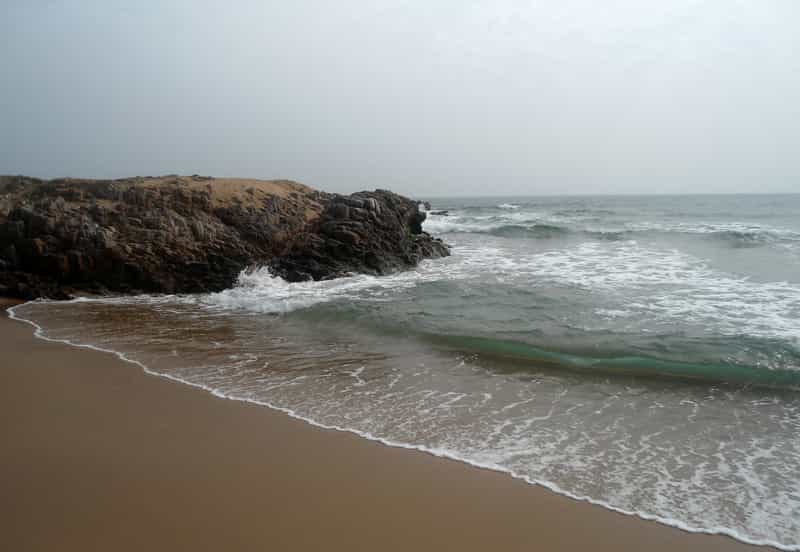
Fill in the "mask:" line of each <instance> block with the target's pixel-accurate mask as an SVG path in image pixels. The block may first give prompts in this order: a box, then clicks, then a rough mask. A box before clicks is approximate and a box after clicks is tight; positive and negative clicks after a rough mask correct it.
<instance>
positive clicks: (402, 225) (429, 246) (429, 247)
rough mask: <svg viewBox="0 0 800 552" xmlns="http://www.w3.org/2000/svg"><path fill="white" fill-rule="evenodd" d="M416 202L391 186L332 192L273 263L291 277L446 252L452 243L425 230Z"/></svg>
mask: <svg viewBox="0 0 800 552" xmlns="http://www.w3.org/2000/svg"><path fill="white" fill-rule="evenodd" d="M424 220H425V213H424V212H422V211H420V210H419V205H418V203H417V202H415V201H412V200H410V199H408V198H405V197H402V196H399V195H397V194H395V193H392V192H389V191H386V190H376V191H374V192H358V193H356V194H353V195H351V196H338V195H337V196H333V197H332V198H331V200H330V201H329V202H328V204H327V206H326V208H325V210H324V211H323V212H322V214H321V215H320V216H319V218H318V219H317V220H316V221H315V223H314V224H312V225H309V227H307V228H306V231H305V233H304V234H303V235H301V236H300V237H299V239H298V240H297V241H296V242H295V243H294V245H293V247H292V248H291V249H290V250H289V251H288V252H287V254H285V255H282V256H280V257H277V258H275V259H274V260H273V261H272V263H271V265H270V266H271V269H272V271H273V272H274V273H275V274H278V275H280V276H282V277H283V278H285V279H286V280H289V281H302V280H310V279H314V280H324V279H330V278H336V277H340V276H345V275H347V274H351V273H367V274H375V275H379V274H387V273H390V272H395V271H397V270H401V269H404V268H408V267H412V266H415V265H416V264H417V263H418V262H419V261H420V260H422V259H425V258H436V257H444V256H447V255H449V254H450V252H449V249H448V247H447V246H446V245H445V244H444V243H443V242H442V241H441V240H438V239H435V238H432V237H431V236H429V235H428V234H427V233H425V232H423V230H422V222H423V221H424Z"/></svg>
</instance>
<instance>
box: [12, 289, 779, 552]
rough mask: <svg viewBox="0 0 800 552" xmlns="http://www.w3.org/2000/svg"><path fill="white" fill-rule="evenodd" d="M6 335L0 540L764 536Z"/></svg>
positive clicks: (613, 543)
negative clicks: (655, 516)
mask: <svg viewBox="0 0 800 552" xmlns="http://www.w3.org/2000/svg"><path fill="white" fill-rule="evenodd" d="M10 304H11V303H10V302H2V303H0V306H1V307H2V308H3V311H2V316H0V339H2V351H3V353H2V362H0V394H2V396H0V418H1V419H2V420H3V422H2V424H3V426H2V443H3V446H2V453H1V454H0V495H1V496H2V497H3V500H2V501H0V504H2V506H0V508H1V509H2V510H0V520H2V521H0V534H2V537H0V539H2V540H0V542H2V548H3V549H4V550H9V551H15V552H20V551H32V550H59V551H70V550H81V551H87V550H115V551H122V550H322V549H324V550H348V551H352V550H465V551H466V550H504V551H505V550H509V551H511V550H549V551H550V550H553V551H555V550H571V551H572V550H589V549H591V550H615V551H619V550H650V551H659V550H664V551H667V550H670V551H674V550H702V551H715V550H716V551H722V550H725V551H734V550H747V549H750V550H765V549H764V548H759V547H750V546H746V545H743V544H741V543H739V542H737V541H734V540H732V539H729V538H727V537H721V536H709V535H701V534H690V533H686V532H683V531H680V530H677V529H673V528H670V527H667V526H664V525H660V524H657V523H653V522H646V521H642V520H639V519H636V518H632V517H628V516H624V515H620V514H616V513H613V512H610V511H608V510H605V509H603V508H600V507H596V506H592V505H589V504H585V503H580V502H576V501H573V500H570V499H567V498H564V497H561V496H558V495H556V494H554V493H551V492H549V491H547V490H544V489H541V488H537V487H533V486H530V485H527V484H525V483H523V482H520V481H517V480H514V479H512V478H511V477H509V476H507V475H504V474H501V473H496V472H491V471H487V470H480V469H476V468H472V467H470V466H467V465H464V464H460V463H458V462H454V461H450V460H445V459H439V458H436V457H433V456H430V455H427V454H424V453H420V452H416V451H410V450H403V449H396V448H389V447H386V446H383V445H380V444H377V443H374V442H370V441H367V440H365V439H362V438H359V437H356V436H355V435H351V434H347V433H341V432H336V431H326V430H321V429H318V428H315V427H313V426H310V425H308V424H305V423H303V422H301V421H298V420H294V419H292V418H290V417H288V416H286V415H284V414H282V413H279V412H275V411H272V410H270V409H267V408H264V407H258V406H253V405H248V404H244V403H239V402H234V401H230V400H225V399H219V398H216V397H214V396H212V395H210V394H208V393H206V392H204V391H201V390H198V389H194V388H191V387H189V386H186V385H182V384H179V383H174V382H171V381H168V380H165V379H162V378H157V377H152V376H148V375H146V374H144V373H143V372H142V371H141V370H140V369H139V368H138V367H136V366H134V365H131V364H128V363H125V362H123V361H120V360H118V359H117V358H116V357H114V356H112V355H109V354H104V353H99V352H95V351H90V350H85V349H76V348H72V347H69V346H67V345H62V344H57V343H49V342H45V341H43V340H39V339H36V338H35V337H34V336H33V328H32V327H31V326H29V325H27V324H23V323H20V322H15V321H12V320H10V319H8V317H7V315H6V313H5V308H6V307H8V306H9V305H10Z"/></svg>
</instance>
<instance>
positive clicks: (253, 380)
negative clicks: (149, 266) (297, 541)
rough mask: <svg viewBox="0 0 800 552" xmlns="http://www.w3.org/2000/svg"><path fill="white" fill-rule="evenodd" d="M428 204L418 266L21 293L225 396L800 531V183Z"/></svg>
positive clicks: (677, 517)
mask: <svg viewBox="0 0 800 552" xmlns="http://www.w3.org/2000/svg"><path fill="white" fill-rule="evenodd" d="M430 202H431V211H432V212H431V213H430V214H429V215H428V219H427V221H426V222H425V224H424V228H425V230H426V231H428V232H430V233H431V234H433V235H436V236H439V237H441V238H442V239H443V240H445V241H446V242H447V243H449V244H451V245H452V253H453V254H452V256H451V257H449V258H446V259H437V260H429V261H424V262H423V263H422V264H421V265H420V266H419V267H418V268H417V269H415V270H411V271H407V272H403V273H399V274H395V275H391V276H385V277H371V276H363V275H360V276H352V277H347V278H342V279H339V280H333V281H327V282H307V283H295V284H289V283H286V282H284V281H282V280H280V279H277V278H273V277H272V276H271V275H270V274H269V272H268V271H267V270H266V269H263V268H262V269H256V270H251V271H247V272H245V273H243V274H242V275H241V276H240V278H239V281H238V283H237V284H236V286H235V287H233V288H231V289H228V290H225V291H223V292H220V293H214V294H207V295H195V296H139V297H125V298H102V299H79V300H76V301H72V302H66V303H58V302H34V303H28V304H26V305H22V306H19V307H16V308H15V309H14V310H13V315H14V316H15V317H17V318H20V319H24V320H28V321H30V322H32V323H34V324H35V325H38V326H39V328H40V329H39V330H38V333H39V334H40V336H42V337H45V338H48V339H55V340H66V341H69V342H71V343H74V344H76V345H77V344H80V345H85V346H92V347H95V348H100V349H104V350H109V351H114V352H116V353H118V354H120V355H121V356H123V357H124V358H126V359H128V360H131V361H133V362H136V363H138V364H139V365H140V366H142V367H144V368H145V369H147V370H148V371H149V372H152V373H156V374H159V375H163V376H167V377H170V378H173V379H176V380H180V381H183V382H186V383H189V384H192V385H197V386H201V387H203V388H205V389H208V390H209V391H211V392H213V393H215V394H217V395H219V396H223V397H228V398H231V399H238V400H246V401H252V402H256V403H259V404H264V405H267V406H271V407H273V408H278V409H281V410H283V411H286V412H288V413H290V414H292V415H294V416H297V417H300V418H302V419H305V420H307V421H309V422H311V423H314V424H317V425H320V426H323V427H330V428H336V429H341V430H347V431H353V432H356V433H358V434H360V435H362V436H364V437H368V438H371V439H377V440H381V441H382V442H384V443H386V444H390V445H395V446H404V447H413V448H418V449H421V450H425V451H428V452H431V453H434V454H438V455H443V456H448V457H451V458H456V459H459V460H462V461H465V462H468V463H471V464H475V465H478V466H483V467H487V468H491V469H497V470H501V471H505V472H507V473H509V474H512V475H513V476H515V477H518V478H521V479H524V480H525V481H528V482H530V483H533V484H540V485H544V486H546V487H548V488H550V489H553V490H555V491H557V492H560V493H563V494H566V495H568V496H571V497H574V498H577V499H582V500H586V501H590V502H593V503H597V504H600V505H603V506H605V507H607V508H611V509H614V510H617V511H620V512H624V513H628V514H631V515H638V516H640V517H643V518H646V519H653V520H658V521H661V522H663V523H667V524H670V525H675V526H678V527H681V528H683V529H685V530H690V531H701V532H708V533H723V534H727V535H731V536H733V537H735V538H738V539H740V540H743V541H746V542H751V543H762V544H772V545H774V546H778V547H782V548H785V549H792V550H800V196H798V195H785V196H777V195H774V196H770V195H763V196H758V195H755V196H745V195H740V196H657V197H632V196H625V197H608V196H606V197H539V198H536V197H528V198H437V199H432V200H430ZM531 515H534V514H533V513H531Z"/></svg>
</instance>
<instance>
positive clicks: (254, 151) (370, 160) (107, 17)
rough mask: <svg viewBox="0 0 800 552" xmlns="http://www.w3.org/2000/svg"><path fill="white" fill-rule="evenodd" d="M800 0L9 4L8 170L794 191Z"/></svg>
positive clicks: (1, 56)
mask: <svg viewBox="0 0 800 552" xmlns="http://www.w3.org/2000/svg"><path fill="white" fill-rule="evenodd" d="M799 28H800V4H796V3H794V2H791V1H788V0H784V1H778V0H775V1H765V2H755V1H752V2H747V1H736V2H726V1H722V0H706V1H700V0H676V1H675V2H670V3H669V4H664V3H659V2H654V1H634V0H616V1H614V2H610V3H602V5H599V4H597V3H593V2H590V1H588V0H581V1H578V0H569V1H566V2H557V3H556V2H541V1H540V2H521V1H511V0H502V1H499V2H492V3H479V2H469V3H464V2H454V1H451V0H448V1H443V2H438V3H435V4H433V5H431V4H428V3H423V2H420V1H404V2H393V3H389V4H381V5H375V4H374V3H373V2H367V1H361V0H358V1H353V2H350V3H348V4H347V8H346V9H345V8H344V7H343V6H342V5H341V4H335V5H334V4H332V3H326V2H321V1H301V2H296V3H292V4H291V5H289V4H287V3H280V2H256V1H244V0H241V1H234V2H229V3H226V5H225V6H222V5H220V4H217V3H214V2H199V1H198V2H190V1H185V0H182V1H168V2H153V1H143V2H139V3H137V4H135V5H130V4H129V3H124V2H109V1H107V2H99V1H79V2H63V1H45V0H35V1H31V2H26V3H25V4H24V5H23V4H21V3H20V4H17V5H3V6H2V7H0V34H1V35H2V38H0V41H2V43H3V48H2V49H1V50H0V69H1V70H2V73H3V75H4V77H5V79H6V83H7V84H6V86H4V87H3V89H2V91H0V125H1V126H2V128H3V129H4V131H3V133H2V137H1V138H0V174H26V175H30V176H36V177H43V178H53V177H62V176H72V177H88V178H117V177H126V176H135V175H146V174H152V175H158V174H171V173H178V174H194V173H197V174H205V175H213V176H235V177H249V178H288V179H292V180H297V181H301V182H304V183H306V184H309V185H311V186H314V187H316V188H320V189H324V190H328V191H337V192H351V191H356V190H360V189H365V188H367V189H371V188H389V189H392V190H395V191H397V192H400V193H405V194H411V195H415V196H421V197H437V196H438V197H444V196H461V197H478V196H496V197H501V196H530V195H596V194H625V195H628V194H647V193H658V194H682V193H701V194H718V193H791V192H795V191H797V190H798V189H800V186H798V184H799V183H800V156H799V155H797V153H796V149H797V144H800V123H798V121H800V113H799V112H800V108H799V107H798V101H797V98H800V71H798V69H800V60H798V56H797V52H798V51H800V37H798V35H800V33H798V32H797V29H799Z"/></svg>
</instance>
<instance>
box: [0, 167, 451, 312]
mask: <svg viewBox="0 0 800 552" xmlns="http://www.w3.org/2000/svg"><path fill="white" fill-rule="evenodd" d="M424 219H425V213H424V212H421V211H420V210H419V208H418V204H417V203H415V202H413V201H411V200H409V199H407V198H404V197H401V196H398V195H396V194H393V193H391V192H387V191H381V190H378V191H375V192H360V193H357V194H353V195H351V196H340V195H332V194H326V193H324V192H319V191H316V190H313V189H311V188H309V187H307V186H304V185H302V184H298V183H296V182H291V181H255V180H237V179H212V178H210V177H199V176H196V175H195V176H192V177H178V176H174V175H170V176H168V177H160V178H153V177H146V178H142V177H134V178H126V179H121V180H73V179H58V180H50V181H43V180H38V179H35V178H28V177H22V176H20V177H0V294H3V295H13V296H17V297H21V298H24V299H30V298H34V297H52V298H67V297H69V296H70V295H72V294H75V293H107V292H114V293H139V292H153V293H186V292H206V291H217V290H221V289H224V288H226V287H230V286H231V285H232V284H233V283H234V282H235V280H236V277H237V276H238V274H239V273H240V272H241V270H242V269H244V268H247V267H252V266H259V265H265V264H268V265H269V266H270V267H271V269H272V270H273V272H274V273H275V274H278V275H281V276H283V277H285V278H286V279H288V280H291V281H297V280H304V279H309V278H313V279H328V278H334V277H337V276H342V275H344V274H348V273H351V272H367V273H370V274H385V273H388V272H392V271H395V270H400V269H403V268H408V267H411V266H414V265H415V264H416V263H417V262H419V260H421V259H423V258H426V257H439V256H444V255H447V254H449V251H448V249H447V246H446V245H445V244H443V243H442V242H441V241H440V240H436V239H434V238H432V237H430V236H428V235H427V234H425V233H424V232H423V231H422V226H421V225H422V221H424Z"/></svg>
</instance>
